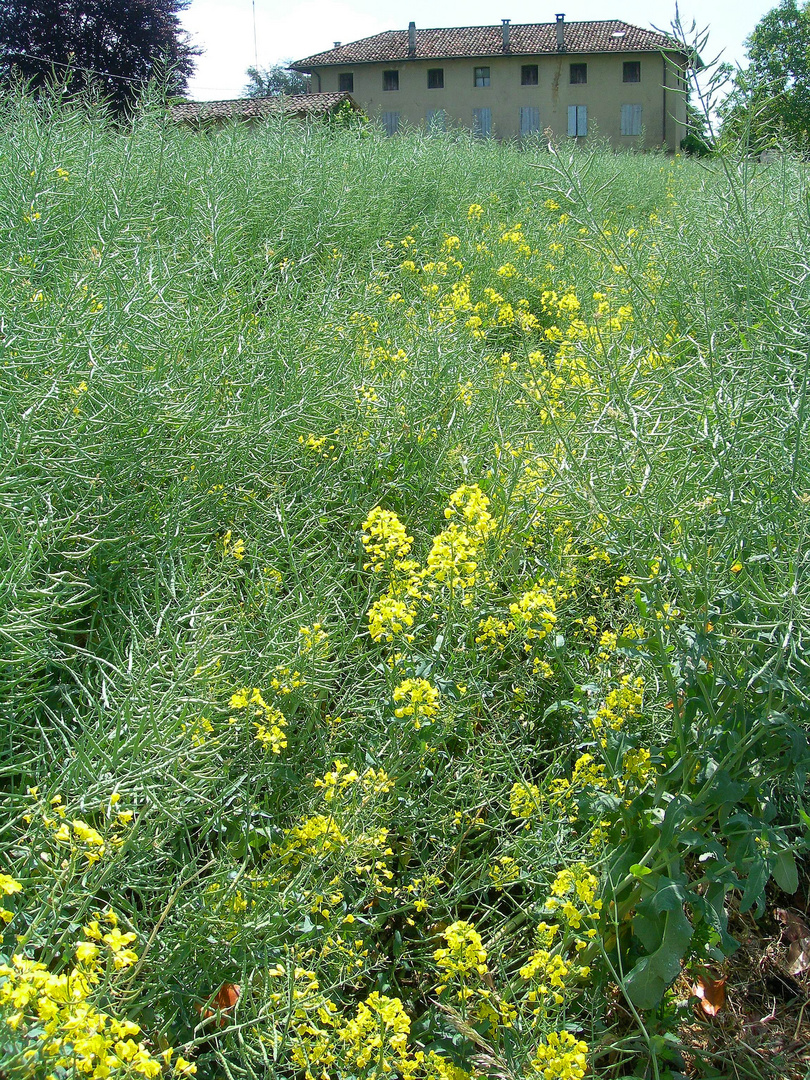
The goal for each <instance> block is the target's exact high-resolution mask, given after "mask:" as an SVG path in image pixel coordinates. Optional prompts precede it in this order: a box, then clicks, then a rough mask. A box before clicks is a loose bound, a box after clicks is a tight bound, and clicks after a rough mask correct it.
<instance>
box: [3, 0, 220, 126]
mask: <svg viewBox="0 0 810 1080" xmlns="http://www.w3.org/2000/svg"><path fill="white" fill-rule="evenodd" d="M189 2H190V0H0V82H2V84H4V85H6V86H7V85H9V84H10V83H11V82H12V81H14V80H15V79H16V80H22V81H23V82H24V83H27V84H28V85H29V86H30V87H31V88H32V89H34V90H38V89H40V88H41V87H44V86H46V85H48V84H50V83H53V82H54V81H55V82H57V83H66V84H67V86H68V88H69V90H70V91H71V92H82V91H84V90H86V89H89V88H91V87H92V88H93V89H94V90H96V91H97V92H100V93H101V94H102V96H103V97H104V98H105V99H106V100H107V101H108V102H109V104H110V106H111V108H113V109H114V110H115V111H116V112H122V111H125V110H126V108H127V107H128V106H129V105H130V104H131V103H132V102H133V100H134V99H135V98H136V97H137V96H138V94H139V93H140V91H141V90H142V89H143V87H144V86H145V85H146V83H147V82H148V81H149V80H150V79H151V78H153V77H156V76H157V77H160V78H163V79H165V81H166V82H167V84H168V89H169V91H170V92H171V93H175V94H179V93H182V92H183V91H184V90H185V87H186V83H187V80H188V77H189V75H191V73H192V71H193V69H194V57H195V56H196V55H198V53H199V50H198V49H196V48H194V47H193V46H192V45H190V44H189V41H188V36H187V35H186V34H185V33H184V32H183V30H182V28H181V25H180V18H179V13H180V12H181V11H183V10H184V8H186V7H187V6H188V3H189Z"/></svg>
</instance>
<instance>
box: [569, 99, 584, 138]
mask: <svg viewBox="0 0 810 1080" xmlns="http://www.w3.org/2000/svg"><path fill="white" fill-rule="evenodd" d="M568 134H569V135H587V134H588V106H587V105H569V106H568Z"/></svg>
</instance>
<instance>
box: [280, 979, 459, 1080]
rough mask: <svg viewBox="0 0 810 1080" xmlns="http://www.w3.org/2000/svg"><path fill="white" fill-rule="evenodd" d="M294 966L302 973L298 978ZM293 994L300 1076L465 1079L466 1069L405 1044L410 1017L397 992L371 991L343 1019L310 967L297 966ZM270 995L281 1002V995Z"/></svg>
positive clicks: (309, 1079) (323, 1079)
mask: <svg viewBox="0 0 810 1080" xmlns="http://www.w3.org/2000/svg"><path fill="white" fill-rule="evenodd" d="M280 970H281V972H283V970H284V969H283V968H281V969H280ZM299 972H301V974H302V976H305V977H306V978H299ZM299 983H301V984H302V985H301V988H300V989H298V988H297V986H298V984H299ZM293 995H294V1007H293V1032H294V1036H293V1045H292V1051H291V1057H292V1060H293V1063H294V1064H295V1065H296V1066H298V1068H299V1069H301V1070H302V1073H303V1076H304V1077H305V1080H328V1078H329V1077H330V1076H333V1075H336V1076H357V1075H362V1076H365V1077H368V1078H374V1080H377V1078H382V1077H398V1078H399V1080H416V1078H417V1077H418V1078H420V1080H470V1076H469V1074H468V1073H466V1072H464V1070H463V1069H460V1068H459V1067H458V1066H456V1065H455V1064H454V1063H453V1062H451V1061H449V1060H448V1059H446V1058H443V1057H442V1056H441V1055H439V1054H437V1053H436V1052H435V1051H432V1050H431V1051H429V1052H428V1053H425V1051H424V1050H416V1051H413V1050H411V1049H410V1048H409V1046H408V1039H409V1036H410V1031H411V1020H410V1017H409V1016H408V1014H407V1013H406V1012H405V1008H404V1006H403V1004H402V1001H401V1000H400V999H399V998H397V997H389V996H388V995H386V994H381V993H379V991H376V990H375V991H372V993H371V994H369V996H368V997H367V998H366V1000H365V1001H361V1002H359V1003H358V1005H357V1008H356V1010H355V1012H354V1015H353V1016H350V1017H349V1019H348V1020H347V1019H346V1017H345V1015H344V1014H342V1013H341V1012H339V1011H338V1007H337V1005H335V1003H334V1002H333V1001H331V1000H329V999H327V998H325V997H324V996H323V994H322V993H321V992H320V989H319V985H318V980H317V979H316V978H315V975H314V973H313V972H305V971H303V969H300V968H296V989H295V990H294V991H293ZM276 996H278V998H279V1003H281V1000H282V999H281V995H276Z"/></svg>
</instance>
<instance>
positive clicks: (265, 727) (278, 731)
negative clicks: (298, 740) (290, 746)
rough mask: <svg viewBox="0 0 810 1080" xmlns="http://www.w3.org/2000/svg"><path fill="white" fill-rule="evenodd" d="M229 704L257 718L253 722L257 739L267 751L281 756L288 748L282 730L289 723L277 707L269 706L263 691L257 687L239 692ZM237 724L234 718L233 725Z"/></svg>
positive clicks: (232, 697) (232, 719)
mask: <svg viewBox="0 0 810 1080" xmlns="http://www.w3.org/2000/svg"><path fill="white" fill-rule="evenodd" d="M228 704H229V705H230V707H231V708H232V709H235V710H242V709H244V710H245V711H247V712H248V713H249V714H250V715H252V716H253V717H254V718H255V719H254V720H253V726H254V728H255V729H256V735H255V738H256V741H257V742H259V743H261V745H262V746H263V747H264V749H265V750H270V751H271V753H273V754H280V753H281V751H282V750H283V749H284V748H285V747H286V746H287V736H286V735H285V734H284V732H283V731H282V728H285V727H286V726H287V721H286V720H285V719H284V715H283V714H282V712H281V710H280V709H277V708H276V707H275V705H268V704H267V702H266V701H265V700H264V698H263V697H262V692H261V690H258V689H256V688H255V687H254V688H253V689H244V690H239V691H237V692H236V693H235V694H233V695H232V696H231V700H230V702H229V703H228ZM235 722H236V721H235V718H233V717H232V718H231V723H235Z"/></svg>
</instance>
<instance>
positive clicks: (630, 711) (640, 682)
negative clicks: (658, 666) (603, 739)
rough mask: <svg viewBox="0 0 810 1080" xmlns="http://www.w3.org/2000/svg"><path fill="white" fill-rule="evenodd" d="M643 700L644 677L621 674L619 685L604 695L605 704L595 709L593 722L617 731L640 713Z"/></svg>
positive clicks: (595, 725)
mask: <svg viewBox="0 0 810 1080" xmlns="http://www.w3.org/2000/svg"><path fill="white" fill-rule="evenodd" d="M643 701H644V679H643V678H642V677H641V676H640V675H637V676H635V677H634V676H632V675H622V677H621V683H620V685H619V686H617V687H615V688H614V689H613V690H610V691H609V692H608V693H607V694H606V695H605V704H604V705H603V706H602V707H601V708H600V709H599V710H598V711H597V713H596V715H595V717H594V719H593V724H594V727H595V728H597V729H599V728H601V727H602V726H603V725H606V726H607V727H609V728H612V729H613V730H614V731H618V730H619V728H621V727H623V726H624V724H625V723H626V722H627V721H628V720H630V719H633V718H635V717H637V716H639V715H640V713H641V707H642V704H643Z"/></svg>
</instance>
